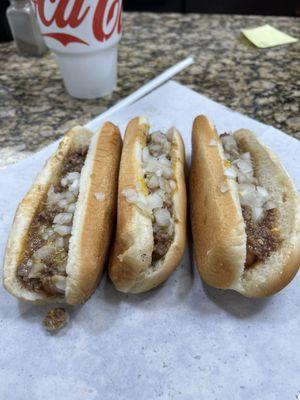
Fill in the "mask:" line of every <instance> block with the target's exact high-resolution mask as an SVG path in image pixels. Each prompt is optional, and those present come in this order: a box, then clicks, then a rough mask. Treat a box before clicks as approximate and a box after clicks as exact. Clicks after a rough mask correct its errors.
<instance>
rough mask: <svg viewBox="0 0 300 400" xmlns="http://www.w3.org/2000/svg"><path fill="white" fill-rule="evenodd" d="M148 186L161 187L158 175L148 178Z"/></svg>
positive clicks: (151, 187) (150, 187)
mask: <svg viewBox="0 0 300 400" xmlns="http://www.w3.org/2000/svg"><path fill="white" fill-rule="evenodd" d="M147 186H148V188H149V189H156V188H158V187H159V181H158V178H157V176H156V175H152V176H151V178H150V179H149V180H148V183H147Z"/></svg>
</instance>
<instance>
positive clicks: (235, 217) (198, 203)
mask: <svg viewBox="0 0 300 400" xmlns="http://www.w3.org/2000/svg"><path fill="white" fill-rule="evenodd" d="M190 205H191V211H190V212H191V224H192V233H193V241H194V250H195V256H196V261H197V266H198V270H199V273H200V275H201V277H202V278H203V280H204V281H205V282H206V283H208V284H209V285H211V286H214V287H216V288H221V289H233V290H235V291H237V292H239V293H241V294H243V295H244V296H247V297H263V296H268V295H271V294H274V293H276V292H278V291H279V290H281V289H282V288H283V287H285V286H286V285H287V284H288V283H289V282H290V281H291V280H292V279H293V277H294V276H295V274H296V273H297V271H298V269H299V265H300V207H299V198H298V195H297V191H296V188H295V186H294V184H293V182H292V181H291V179H290V177H289V176H288V174H287V172H286V171H285V170H284V168H283V167H282V166H281V164H280V163H279V161H278V159H277V158H276V157H275V156H274V155H273V154H272V152H271V151H270V150H269V149H267V148H266V147H265V146H264V145H263V144H262V143H261V142H260V141H259V140H258V139H257V138H256V136H255V134H254V133H252V132H250V131H248V130H245V129H240V130H238V131H236V132H234V133H233V134H227V133H226V134H223V135H221V136H220V137H219V136H218V134H217V132H216V130H215V128H214V126H213V124H212V123H211V122H210V121H209V120H208V119H207V118H206V117H205V116H202V115H201V116H198V117H197V118H196V119H195V121H194V124H193V131H192V164H191V170H190Z"/></svg>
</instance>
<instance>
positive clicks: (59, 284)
mask: <svg viewBox="0 0 300 400" xmlns="http://www.w3.org/2000/svg"><path fill="white" fill-rule="evenodd" d="M51 281H52V283H53V285H54V286H55V288H56V290H57V291H58V292H59V293H62V294H64V293H65V290H66V277H65V276H61V275H54V276H52V278H51Z"/></svg>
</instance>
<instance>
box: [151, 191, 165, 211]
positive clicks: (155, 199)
mask: <svg viewBox="0 0 300 400" xmlns="http://www.w3.org/2000/svg"><path fill="white" fill-rule="evenodd" d="M147 204H148V207H149V208H150V209H151V210H153V209H154V208H160V207H162V206H163V200H162V198H161V197H160V196H159V195H158V194H157V193H152V194H150V195H149V196H148V197H147Z"/></svg>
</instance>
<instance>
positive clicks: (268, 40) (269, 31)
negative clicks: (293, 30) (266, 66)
mask: <svg viewBox="0 0 300 400" xmlns="http://www.w3.org/2000/svg"><path fill="white" fill-rule="evenodd" d="M242 32H243V34H244V35H245V36H246V38H247V39H248V40H250V42H252V43H253V44H255V46H257V47H261V48H265V47H272V46H279V45H280V44H288V43H295V42H297V41H298V39H296V38H293V37H292V36H289V35H287V34H285V33H283V32H280V31H279V30H278V29H275V28H273V27H272V26H270V25H263V26H259V27H258V28H252V29H242Z"/></svg>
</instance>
